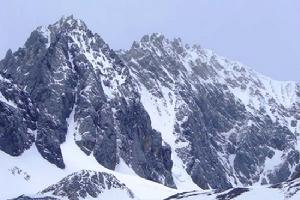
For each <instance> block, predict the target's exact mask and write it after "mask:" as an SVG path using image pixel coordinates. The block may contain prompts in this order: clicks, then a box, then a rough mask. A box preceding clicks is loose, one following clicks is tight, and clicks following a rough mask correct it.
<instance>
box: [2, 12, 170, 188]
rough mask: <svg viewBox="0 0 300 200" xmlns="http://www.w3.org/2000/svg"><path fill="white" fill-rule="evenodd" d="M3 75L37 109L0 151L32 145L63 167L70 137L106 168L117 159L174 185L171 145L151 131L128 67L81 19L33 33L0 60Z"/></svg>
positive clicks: (145, 175) (162, 181) (149, 175)
mask: <svg viewBox="0 0 300 200" xmlns="http://www.w3.org/2000/svg"><path fill="white" fill-rule="evenodd" d="M0 71H1V72H3V76H4V78H9V79H10V80H11V82H12V83H13V84H14V85H16V86H17V87H18V88H21V89H22V90H23V91H24V93H25V94H26V95H28V99H30V103H31V104H30V105H31V106H32V107H33V109H34V111H36V112H37V114H36V116H34V117H30V118H29V120H28V121H30V123H32V124H34V126H33V127H30V130H28V133H25V134H24V133H23V132H24V131H23V129H25V130H26V128H27V127H26V126H27V125H26V124H25V125H23V124H21V125H22V127H21V128H22V129H21V128H20V129H18V130H17V131H16V132H15V137H17V138H19V140H20V142H19V143H17V142H14V140H13V139H8V136H6V138H4V139H3V141H7V142H8V144H1V143H0V145H1V147H2V149H8V148H10V147H11V146H13V147H14V148H15V149H19V150H18V153H17V155H20V154H21V153H23V152H24V151H25V150H26V149H28V148H29V147H30V145H36V147H37V149H38V151H39V153H40V154H41V155H42V157H43V158H45V159H46V160H48V161H49V162H50V163H52V164H55V165H56V166H57V167H59V168H65V167H66V165H68V163H65V158H64V156H66V155H64V152H62V150H61V144H62V143H65V142H67V141H66V140H67V139H68V138H69V139H70V140H73V142H75V143H76V145H78V147H79V148H80V149H81V150H82V151H83V152H84V153H85V154H86V155H93V157H94V158H95V159H96V160H97V161H98V163H99V164H101V165H102V166H104V167H106V168H109V169H115V167H116V165H117V164H118V163H119V161H120V158H122V159H123V160H124V161H125V163H126V164H127V165H130V166H132V169H133V170H134V171H135V172H136V173H137V174H138V175H139V176H142V177H144V178H147V179H150V180H153V181H156V182H160V183H163V184H165V185H167V186H170V187H175V185H174V182H173V178H172V175H171V172H170V171H171V168H172V161H171V154H170V147H169V146H168V145H164V143H163V141H162V139H161V135H160V133H159V132H157V131H155V130H153V129H152V127H151V122H150V119H149V115H148V113H147V112H146V111H145V109H144V107H143V105H142V104H141V102H140V95H139V93H138V90H137V87H136V83H134V82H133V81H132V79H131V75H130V74H129V69H128V67H127V66H126V65H124V63H123V62H122V61H121V60H120V58H119V56H118V55H117V54H116V53H115V52H114V50H112V49H110V48H109V46H108V45H107V44H106V43H105V42H104V41H103V40H102V39H101V38H100V36H98V35H97V34H94V33H92V32H91V31H90V30H89V29H88V28H87V27H86V25H84V23H83V22H82V21H80V20H76V19H74V18H73V17H67V18H62V19H61V20H59V21H58V22H56V23H54V24H53V25H50V26H48V27H47V28H46V29H45V28H38V29H37V30H35V31H33V32H32V34H31V36H30V37H29V39H28V40H27V41H26V44H25V46H24V47H23V48H20V49H19V50H18V51H16V52H14V53H12V56H8V57H7V58H5V59H4V60H2V61H1V62H0ZM16 98H17V97H16ZM30 105H29V104H28V105H27V107H28V108H29V107H30ZM16 109H17V110H18V109H19V107H17V108H16ZM28 110H29V109H28ZM10 115H11V114H10ZM14 115H15V116H16V115H17V113H15V114H14ZM24 115H25V114H24ZM21 116H22V115H21ZM71 116H73V117H72V118H71ZM21 125H20V126H21ZM23 126H24V127H23ZM9 128H10V127H5V131H8V130H9ZM33 133H34V134H33ZM29 134H30V135H34V139H31V140H30V141H31V142H29V139H28V138H29V137H27V136H28V135H29ZM67 134H69V135H71V136H70V137H68V135H67ZM30 138H32V137H30ZM23 143H25V144H28V145H21V144H23ZM23 146H25V147H23ZM4 151H5V152H10V150H4Z"/></svg>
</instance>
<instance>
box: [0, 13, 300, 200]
mask: <svg viewBox="0 0 300 200" xmlns="http://www.w3.org/2000/svg"><path fill="white" fill-rule="evenodd" d="M0 111H1V112H0V150H1V152H0V157H1V159H3V160H5V159H6V160H9V161H7V162H5V164H3V165H2V168H1V171H0V173H1V174H2V175H4V174H6V173H7V171H8V170H10V171H11V169H12V168H14V167H15V166H17V167H20V168H22V169H24V170H25V171H31V173H27V172H26V174H27V175H28V176H29V177H30V176H35V175H40V174H41V173H40V172H41V171H39V173H35V172H33V170H31V168H30V166H29V165H27V164H25V165H23V166H21V165H22V162H23V161H28V160H30V161H31V159H29V158H31V157H32V158H33V157H34V158H35V159H36V160H38V161H37V162H36V164H37V165H39V164H41V165H42V166H46V164H45V163H44V162H42V161H41V160H39V157H40V156H41V157H43V158H44V159H45V160H47V162H49V163H47V164H49V169H48V170H49V172H50V171H51V173H52V172H53V173H54V174H56V175H59V177H60V178H62V177H65V176H66V175H67V174H66V173H70V172H74V170H75V169H76V171H78V170H81V169H90V162H91V163H92V164H93V169H92V170H94V171H97V170H98V168H97V167H99V170H104V169H105V170H115V171H117V172H118V171H119V172H124V171H126V173H129V172H130V173H131V175H132V174H133V175H132V176H134V177H136V176H138V177H142V178H145V179H147V180H151V181H154V182H157V183H162V184H163V185H165V186H168V187H171V188H178V189H180V190H181V191H182V190H185V191H190V190H199V189H200V188H202V189H217V190H226V189H228V188H231V187H235V186H239V187H242V186H243V187H246V186H251V185H254V184H276V183H280V182H284V181H287V180H288V179H290V178H293V177H295V176H296V175H297V174H298V172H299V169H300V168H299V166H300V165H299V162H300V161H299V159H300V152H299V151H300V146H299V144H298V141H299V132H300V85H299V84H298V83H295V82H280V81H275V80H272V79H270V78H268V77H265V76H263V75H260V74H259V73H257V72H255V71H253V70H252V69H249V68H248V67H246V66H244V65H242V64H240V63H238V62H232V61H229V60H227V59H225V58H223V57H221V56H218V55H216V54H215V53H213V52H211V51H209V50H206V49H203V48H201V47H199V46H196V45H194V46H189V45H187V44H184V43H183V42H182V41H181V40H180V39H174V40H169V39H167V38H165V37H164V36H163V35H161V34H152V35H146V36H144V37H143V38H142V39H141V41H139V42H134V43H133V45H132V47H131V49H129V50H126V51H118V52H115V51H114V50H112V49H110V48H109V46H108V44H106V43H105V42H104V41H103V40H102V38H101V37H100V36H99V35H97V34H94V33H92V32H91V31H90V30H89V29H88V28H87V26H86V25H85V24H84V22H82V21H81V20H77V19H74V18H73V17H67V18H62V19H61V20H59V21H58V22H56V23H54V24H53V25H49V26H47V27H39V28H37V29H36V30H35V31H33V32H32V33H31V35H30V37H29V39H28V40H27V41H26V43H25V45H24V47H22V48H20V49H19V50H17V51H16V52H14V53H13V52H12V51H8V52H7V55H6V57H5V58H4V59H3V60H2V61H0ZM35 148H36V149H37V152H36V151H35ZM33 154H34V155H33ZM75 154H76V155H75ZM29 155H30V156H29ZM76 157H78V159H77V158H76ZM80 159H81V160H82V161H80ZM94 160H95V161H96V165H97V166H95V165H94V164H95V163H94ZM81 162H87V164H84V163H81ZM50 163H52V164H54V165H53V166H52V165H50ZM19 165H20V166H19ZM47 166H48V165H47ZM53 167H54V168H53ZM120 168H121V169H120ZM32 169H35V170H41V169H38V168H36V167H34V168H32ZM21 171H22V170H21ZM117 172H116V173H117ZM20 173H21V172H20ZM24 173H25V172H24ZM110 173H114V172H113V171H110ZM21 174H22V173H21ZM23 175H24V174H23ZM27 175H26V177H27V178H28V176H27ZM49 176H50V175H49ZM5 177H7V176H6V175H5ZM27 178H26V179H27ZM28 179H30V178H28ZM33 179H34V178H33ZM51 180H53V181H54V179H52V178H51ZM141 180H142V179H141ZM22 181H24V180H23V179H22ZM55 181H56V182H57V180H55ZM27 182H28V183H30V181H27ZM27 182H26V184H27ZM51 183H52V184H53V183H54V182H51ZM0 184H1V182H0ZM47 184H48V182H47ZM3 185H4V184H3ZM48 185H49V184H48ZM155 187H156V186H155ZM15 196H16V195H15ZM15 196H14V197H15ZM20 198H21V197H20ZM22 198H27V197H25V196H24V197H22ZM28 198H29V197H28ZM53 198H54V197H53Z"/></svg>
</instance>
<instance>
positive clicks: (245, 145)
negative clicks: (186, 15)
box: [119, 34, 300, 189]
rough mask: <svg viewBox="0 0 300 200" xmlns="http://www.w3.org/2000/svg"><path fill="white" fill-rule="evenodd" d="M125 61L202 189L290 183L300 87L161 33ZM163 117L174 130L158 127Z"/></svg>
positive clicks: (152, 113) (135, 46) (148, 106)
mask: <svg viewBox="0 0 300 200" xmlns="http://www.w3.org/2000/svg"><path fill="white" fill-rule="evenodd" d="M119 54H120V56H121V57H122V59H123V60H124V62H125V63H126V65H128V66H129V68H130V72H131V74H132V76H133V77H134V79H135V80H136V82H138V84H139V88H140V93H141V96H142V101H143V99H144V101H143V103H144V106H145V108H146V110H147V111H148V112H149V113H150V117H151V121H152V123H153V127H154V128H155V129H157V130H159V131H161V132H162V136H163V139H164V140H165V141H166V142H167V143H171V144H172V145H171V146H172V149H173V154H177V156H178V157H179V158H180V159H182V160H183V162H184V164H185V169H186V171H187V172H188V174H190V175H191V177H192V179H193V181H194V182H195V183H196V184H197V185H198V186H200V187H201V188H203V189H208V188H219V189H224V188H229V187H232V186H234V185H252V184H254V183H256V182H259V183H262V184H266V183H277V182H280V181H284V180H286V179H288V178H289V177H290V176H291V174H292V173H293V168H295V167H296V166H297V164H298V163H299V150H298V147H297V132H299V131H300V129H299V122H298V120H299V85H297V84H296V83H294V82H278V81H274V80H271V79H270V78H267V77H264V76H262V75H260V74H258V73H256V72H254V71H253V70H251V69H249V68H247V67H245V66H243V65H242V64H240V63H237V62H231V61H228V60H227V59H225V58H223V57H220V56H218V55H216V54H214V53H213V52H211V51H209V50H206V49H203V48H201V47H199V46H192V47H190V46H189V45H186V44H184V43H183V42H182V41H181V40H180V39H175V40H173V41H171V40H168V39H166V38H165V37H164V36H163V35H161V34H152V35H146V36H144V37H143V38H142V39H141V41H140V42H134V44H133V45H132V48H131V49H130V50H128V51H121V52H119ZM153 110H154V111H153ZM157 116H160V117H161V119H162V121H165V123H166V124H167V123H169V124H168V126H169V128H168V130H166V129H165V126H163V125H161V124H160V122H159V121H158V122H157V123H155V122H156V121H157V120H156V118H157ZM170 135H172V138H171V139H170ZM174 165H175V167H176V166H179V165H181V163H180V162H178V163H174ZM179 167H180V166H179Z"/></svg>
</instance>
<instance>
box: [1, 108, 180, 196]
mask: <svg viewBox="0 0 300 200" xmlns="http://www.w3.org/2000/svg"><path fill="white" fill-rule="evenodd" d="M68 124H69V128H68V133H67V139H66V142H65V143H63V144H62V146H61V149H62V154H63V158H64V161H65V164H66V168H65V169H63V170H62V169H59V168H58V167H56V166H55V165H53V164H50V163H49V162H48V161H47V160H45V159H43V158H42V157H41V156H40V154H39V152H38V151H37V148H36V146H35V145H33V146H32V147H31V148H30V149H29V150H27V151H25V152H24V153H23V154H22V155H21V156H18V157H12V156H10V155H8V154H6V153H4V152H2V151H0V160H1V165H0V177H1V179H0V188H1V199H8V198H14V197H17V196H19V195H22V194H35V193H37V192H39V191H41V190H43V189H45V188H46V187H48V186H49V185H52V184H54V183H57V182H58V181H60V180H61V179H62V178H64V177H66V176H67V175H69V174H71V173H73V172H77V171H80V170H82V169H85V170H93V171H99V172H107V173H111V174H113V175H115V176H116V177H117V178H118V179H119V180H120V181H121V182H123V183H125V184H126V186H127V187H128V188H130V189H131V190H132V192H133V193H134V194H135V195H136V197H137V198H139V199H143V200H147V199H149V200H153V199H163V198H166V197H168V196H170V195H172V194H175V193H177V192H178V191H177V190H175V189H171V188H168V187H165V186H163V185H161V184H158V183H154V182H152V181H148V180H146V179H143V178H141V177H139V176H137V175H135V173H134V172H133V170H132V169H131V168H130V167H128V166H127V165H126V164H125V162H124V161H122V160H121V162H120V164H119V165H118V166H117V168H116V171H111V170H108V169H106V168H104V167H103V166H101V165H100V164H98V163H97V161H96V159H95V158H94V157H93V156H87V155H86V154H85V153H84V152H83V151H81V150H80V148H79V147H78V146H77V145H76V144H75V140H74V133H75V129H76V124H75V123H74V109H73V111H72V113H71V114H70V117H69V119H68ZM29 176H30V177H29ZM105 195H108V193H107V194H106V193H105ZM104 199H105V198H104Z"/></svg>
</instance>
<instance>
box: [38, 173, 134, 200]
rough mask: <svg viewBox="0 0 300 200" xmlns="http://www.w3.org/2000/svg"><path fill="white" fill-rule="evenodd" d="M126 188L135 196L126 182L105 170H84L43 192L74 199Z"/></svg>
mask: <svg viewBox="0 0 300 200" xmlns="http://www.w3.org/2000/svg"><path fill="white" fill-rule="evenodd" d="M112 189H120V190H124V191H125V192H126V193H127V195H128V197H130V198H132V199H133V198H134V194H133V193H132V192H131V190H130V189H128V188H127V187H126V185H125V184H123V183H121V182H120V181H119V180H118V179H117V178H116V177H114V176H113V175H111V174H107V173H104V172H102V173H101V172H93V171H86V170H83V171H81V172H77V173H74V174H71V175H69V176H67V177H66V178H64V179H62V180H61V181H59V182H58V183H57V184H54V185H52V186H50V187H48V188H46V189H44V190H43V191H42V192H41V194H47V195H50V194H51V195H54V196H57V197H61V198H68V199H72V200H79V199H84V198H86V197H88V196H91V197H93V198H97V197H101V193H103V192H105V190H112Z"/></svg>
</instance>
